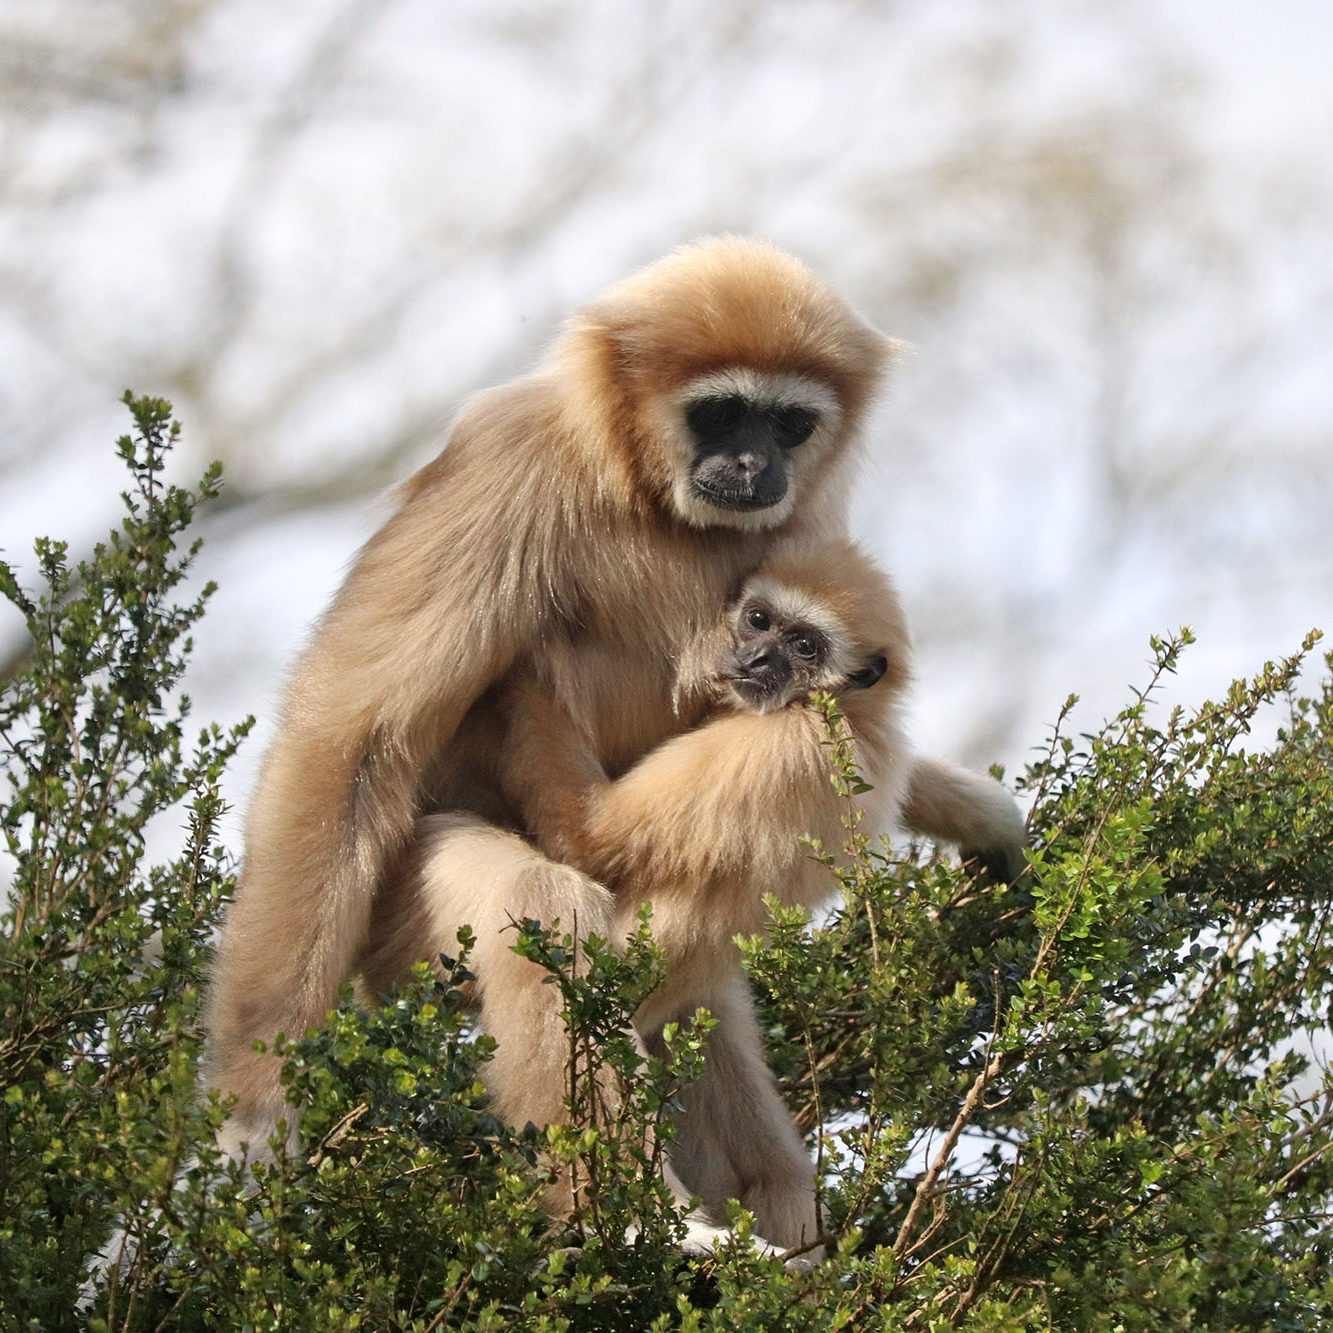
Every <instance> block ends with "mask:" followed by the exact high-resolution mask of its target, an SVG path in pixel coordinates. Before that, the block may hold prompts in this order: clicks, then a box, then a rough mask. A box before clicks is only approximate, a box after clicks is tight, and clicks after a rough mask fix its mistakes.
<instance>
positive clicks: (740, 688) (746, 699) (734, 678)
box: [726, 675, 782, 705]
mask: <svg viewBox="0 0 1333 1333" xmlns="http://www.w3.org/2000/svg"><path fill="white" fill-rule="evenodd" d="M726 680H727V684H728V685H730V686H731V688H732V689H733V690H734V691H735V692H736V694H737V695H738V696H739V697H740V699H741V702H742V703H747V704H751V705H753V704H762V703H770V702H771V701H773V700H774V699H777V698H780V697H781V694H782V689H781V687H780V686H778V685H774V684H766V683H765V682H763V681H760V680H755V678H754V677H753V676H739V675H730V676H728V677H727V678H726Z"/></svg>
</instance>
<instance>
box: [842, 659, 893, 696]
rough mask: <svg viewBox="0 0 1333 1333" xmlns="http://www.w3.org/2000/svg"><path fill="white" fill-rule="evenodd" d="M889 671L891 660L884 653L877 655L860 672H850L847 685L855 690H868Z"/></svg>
mask: <svg viewBox="0 0 1333 1333" xmlns="http://www.w3.org/2000/svg"><path fill="white" fill-rule="evenodd" d="M888 669H889V659H888V658H887V657H885V656H884V654H883V653H876V654H875V655H874V656H873V657H872V658H870V660H869V661H868V662H866V664H865V666H863V667H862V668H861V669H860V671H849V672H848V673H847V683H848V684H849V685H851V686H852V687H853V688H854V689H858V690H868V689H869V688H870V687H871V686H872V685H874V684H875V683H876V681H878V680H879V679H880V677H881V676H883V675H884V673H885V672H886V671H887V670H888Z"/></svg>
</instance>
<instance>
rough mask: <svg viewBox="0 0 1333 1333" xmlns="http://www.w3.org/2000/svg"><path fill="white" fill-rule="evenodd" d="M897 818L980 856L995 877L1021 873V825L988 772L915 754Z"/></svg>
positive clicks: (971, 855)
mask: <svg viewBox="0 0 1333 1333" xmlns="http://www.w3.org/2000/svg"><path fill="white" fill-rule="evenodd" d="M902 818H903V823H905V824H906V825H907V827H908V828H909V829H912V830H913V831H914V832H916V833H924V834H926V835H927V837H931V838H937V839H941V840H943V841H945V842H952V843H956V844H957V845H958V848H959V850H960V851H961V853H962V856H963V860H964V861H972V860H977V861H980V862H981V863H982V865H983V866H984V867H985V868H986V871H987V873H989V874H990V875H991V876H993V877H994V878H996V879H1001V880H1004V881H1005V882H1007V883H1010V884H1012V883H1013V882H1014V880H1016V879H1017V878H1018V877H1019V875H1021V874H1022V873H1023V869H1024V866H1025V864H1026V862H1025V861H1024V859H1023V846H1024V844H1025V843H1026V841H1027V828H1026V825H1025V824H1024V822H1023V815H1022V813H1021V812H1020V810H1019V808H1018V806H1017V804H1015V802H1014V798H1013V797H1012V796H1010V795H1009V793H1008V792H1007V791H1005V789H1004V788H1003V787H1002V786H1000V784H999V783H998V782H996V781H995V779H994V778H991V777H987V776H985V775H983V774H981V773H969V772H968V771H967V769H965V768H959V767H957V765H955V764H950V763H946V762H945V761H944V760H943V759H928V758H925V757H924V756H921V755H916V756H914V757H913V759H912V767H911V771H910V773H909V775H908V781H907V795H906V799H905V800H904V802H903V810H902Z"/></svg>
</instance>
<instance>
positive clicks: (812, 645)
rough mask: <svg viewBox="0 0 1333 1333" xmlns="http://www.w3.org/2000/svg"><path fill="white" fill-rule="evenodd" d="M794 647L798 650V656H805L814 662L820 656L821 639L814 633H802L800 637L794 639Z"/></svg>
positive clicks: (807, 659)
mask: <svg viewBox="0 0 1333 1333" xmlns="http://www.w3.org/2000/svg"><path fill="white" fill-rule="evenodd" d="M791 646H792V648H794V649H795V651H796V656H797V657H803V658H805V660H806V661H807V662H813V661H814V659H815V658H816V657H818V656H819V640H818V639H816V638H815V637H814V636H813V635H810V634H802V635H801V637H800V638H799V639H795V640H793V641H792V645H791Z"/></svg>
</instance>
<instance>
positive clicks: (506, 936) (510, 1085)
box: [360, 814, 726, 1252]
mask: <svg viewBox="0 0 1333 1333" xmlns="http://www.w3.org/2000/svg"><path fill="white" fill-rule="evenodd" d="M418 827H419V832H420V852H419V855H418V856H417V857H416V858H415V859H414V863H413V864H412V866H411V867H410V870H409V873H408V875H407V877H406V882H404V883H400V884H399V885H398V886H396V892H395V895H394V898H393V899H392V901H391V902H386V904H385V905H384V908H383V910H381V911H380V912H379V913H377V915H376V917H375V920H374V921H373V923H372V934H371V942H370V946H369V948H368V949H367V951H366V953H365V954H364V956H363V957H362V958H361V960H360V967H361V971H362V973H363V975H364V976H365V979H366V981H367V983H368V984H369V985H370V986H371V987H372V988H373V989H374V990H375V991H376V992H378V993H379V994H384V993H385V992H386V991H388V990H389V989H390V988H391V987H392V986H393V985H394V983H395V982H398V981H400V980H402V978H403V977H404V976H405V975H406V974H407V973H408V972H409V971H410V969H411V967H412V965H413V963H415V962H418V961H420V960H422V959H423V958H425V959H427V960H429V961H434V960H436V959H438V957H439V955H440V954H441V953H445V954H453V953H455V952H456V951H457V949H458V928H459V927H460V926H462V925H464V924H466V925H469V926H471V927H472V931H473V934H474V935H475V936H476V943H475V944H474V946H473V949H472V953H471V955H470V956H469V959H468V965H469V967H470V969H471V971H472V972H473V974H474V975H475V976H476V978H477V981H476V995H477V999H478V1001H479V1003H480V1008H481V1022H482V1026H483V1027H484V1028H485V1029H486V1031H487V1032H488V1033H489V1034H490V1035H491V1036H492V1037H494V1038H495V1041H496V1049H495V1054H494V1056H493V1058H492V1059H491V1061H490V1063H489V1064H488V1065H487V1066H486V1068H485V1077H486V1083H487V1088H488V1090H489V1091H490V1094H491V1102H492V1106H493V1109H494V1110H495V1113H496V1115H497V1116H498V1117H499V1118H500V1119H502V1120H504V1121H506V1122H507V1123H509V1124H512V1125H519V1126H522V1125H526V1124H528V1123H529V1122H531V1123H532V1124H535V1125H548V1124H564V1123H567V1122H568V1120H569V1109H568V1107H567V1106H566V1104H565V1097H566V1094H567V1092H568V1090H569V1037H568V1034H567V1032H566V1029H565V1025H564V1022H563V1020H562V1019H561V1016H560V1010H561V1000H560V992H559V989H558V988H557V987H555V986H548V985H545V984H544V980H545V977H546V975H547V974H546V972H545V971H544V970H543V969H542V968H541V967H539V966H538V965H537V964H536V963H533V962H529V961H528V960H527V959H526V958H521V957H519V955H518V954H516V953H514V951H513V949H512V947H511V946H512V945H513V943H514V940H515V932H514V929H513V924H514V922H517V921H522V920H524V919H529V920H534V921H540V922H542V923H543V924H550V923H551V922H553V921H556V920H558V921H559V922H560V926H561V929H562V930H567V931H569V932H570V933H571V934H573V935H575V937H576V938H581V937H582V936H585V935H588V934H598V935H601V936H603V937H604V938H608V939H609V938H612V933H613V932H612V923H613V914H614V902H613V899H612V897H611V894H610V893H609V892H608V891H607V890H606V889H605V888H603V887H602V886H601V885H600V884H598V883H596V882H595V881H594V880H591V879H589V878H588V877H587V876H586V875H584V874H581V873H580V872H579V871H577V870H575V869H573V868H572V867H570V866H565V865H561V864H559V863H558V862H555V861H552V860H549V859H548V858H547V857H545V856H543V855H542V853H541V852H539V851H537V850H536V849H535V848H534V847H532V846H531V845H529V844H528V843H526V842H525V841H524V840H523V839H522V838H520V837H519V836H518V835H517V834H514V833H510V832H506V831H505V830H503V829H499V828H496V827H495V826H494V825H492V824H488V823H487V822H486V821H485V820H483V819H480V818H478V817H477V816H475V815H467V814H445V815H430V816H427V817H425V818H424V819H422V820H420V821H419V824H418ZM609 1084H610V1079H609V1076H608V1079H607V1085H606V1086H604V1087H603V1089H602V1092H603V1097H604V1100H605V1101H606V1102H607V1103H608V1106H609V1109H610V1110H611V1111H612V1112H614V1101H613V1096H614V1094H613V1092H612V1090H611V1088H610V1086H609ZM665 1174H666V1181H667V1185H668V1187H669V1188H670V1189H671V1191H672V1193H673V1195H674V1196H675V1197H676V1198H677V1199H678V1200H679V1201H680V1202H681V1203H687V1202H688V1201H689V1199H690V1192H689V1191H688V1190H687V1189H685V1187H684V1186H683V1185H682V1184H681V1183H680V1181H679V1179H678V1178H677V1177H676V1175H675V1173H674V1172H673V1171H672V1170H671V1169H670V1168H668V1169H667V1171H666V1173H665ZM576 1190H577V1184H576V1182H575V1181H574V1180H572V1179H566V1180H564V1181H561V1182H560V1183H559V1184H557V1185H554V1186H552V1188H551V1192H550V1196H549V1200H548V1202H549V1206H550V1208H551V1211H552V1212H553V1213H554V1214H555V1215H556V1216H558V1217H559V1216H566V1215H568V1214H569V1213H570V1212H571V1211H572V1209H573V1206H574V1203H575V1201H576V1198H575V1195H576ZM686 1225H687V1232H688V1234H687V1245H688V1246H689V1247H690V1248H692V1249H695V1250H697V1251H699V1252H704V1251H706V1250H709V1249H711V1248H712V1246H713V1245H714V1244H716V1242H717V1240H718V1239H719V1238H720V1237H721V1236H723V1235H724V1234H726V1233H725V1232H723V1231H722V1230H720V1229H719V1228H717V1227H714V1226H712V1225H711V1224H710V1223H708V1222H706V1221H705V1220H704V1219H702V1218H697V1217H694V1216H691V1217H689V1218H687V1219H686Z"/></svg>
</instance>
